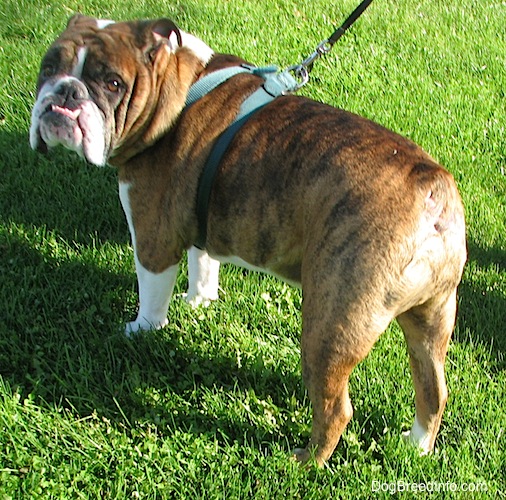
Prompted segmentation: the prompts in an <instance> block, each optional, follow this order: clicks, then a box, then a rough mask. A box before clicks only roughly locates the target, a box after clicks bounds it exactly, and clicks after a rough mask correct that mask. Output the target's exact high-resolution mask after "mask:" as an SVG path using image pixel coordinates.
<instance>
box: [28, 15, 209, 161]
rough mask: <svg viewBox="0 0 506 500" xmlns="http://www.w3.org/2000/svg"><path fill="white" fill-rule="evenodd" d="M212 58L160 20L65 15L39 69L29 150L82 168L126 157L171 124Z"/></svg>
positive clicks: (196, 42) (202, 46)
mask: <svg viewBox="0 0 506 500" xmlns="http://www.w3.org/2000/svg"><path fill="white" fill-rule="evenodd" d="M212 54H213V52H212V51H211V49H210V48H209V47H207V45H205V44H204V43H203V42H201V41H200V40H198V39H196V38H195V37H193V36H192V35H189V34H187V33H184V32H182V31H180V30H179V29H178V28H177V26H176V25H175V24H174V23H173V22H172V21H170V20H168V19H159V20H155V21H134V22H124V23H115V22H112V21H101V20H97V19H93V18H89V17H85V16H81V15H76V16H74V17H72V18H71V19H70V21H69V23H68V25H67V28H66V29H65V31H64V32H63V33H62V34H61V35H60V36H59V37H58V39H57V40H56V41H55V42H54V43H53V44H52V45H51V47H50V48H49V50H48V52H47V53H46V55H45V56H44V58H43V60H42V64H41V69H40V73H39V78H38V83H37V100H36V102H35V105H34V107H33V111H32V123H31V127H30V144H31V146H32V147H33V148H34V149H37V150H42V151H45V150H47V148H48V147H49V148H51V147H54V146H57V145H63V146H64V147H66V148H68V149H70V150H73V151H76V152H77V153H78V154H79V155H80V156H82V157H84V158H85V159H86V160H88V161H89V162H90V163H93V164H95V165H100V166H101V165H105V164H106V163H107V162H108V161H109V160H113V159H114V158H121V159H122V160H125V159H128V158H130V157H132V156H134V155H135V154H137V153H138V152H140V151H141V150H142V149H143V148H145V147H147V146H149V145H150V144H152V143H154V142H155V141H156V140H157V139H158V138H159V137H160V136H161V135H163V134H164V133H166V132H167V130H168V129H170V127H171V126H172V125H173V124H174V121H175V119H176V118H177V116H178V115H179V113H180V112H181V110H182V109H183V107H184V103H185V99H186V94H187V91H188V88H189V86H190V85H191V84H192V82H193V81H194V79H195V77H196V75H197V74H198V72H199V71H201V70H202V68H203V67H204V65H205V64H206V63H207V62H208V60H209V59H210V58H211V56H212Z"/></svg>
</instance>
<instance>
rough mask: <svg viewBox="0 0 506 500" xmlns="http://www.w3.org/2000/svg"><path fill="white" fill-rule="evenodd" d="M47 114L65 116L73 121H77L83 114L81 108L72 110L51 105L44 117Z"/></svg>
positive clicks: (45, 111)
mask: <svg viewBox="0 0 506 500" xmlns="http://www.w3.org/2000/svg"><path fill="white" fill-rule="evenodd" d="M47 113H56V114H59V115H62V116H65V117H67V118H69V119H70V120H72V121H77V119H78V118H79V115H80V114H81V109H79V108H76V109H70V108H64V107H62V106H58V105H57V104H49V105H48V106H47V108H46V109H45V110H44V113H43V116H44V115H46V114H47Z"/></svg>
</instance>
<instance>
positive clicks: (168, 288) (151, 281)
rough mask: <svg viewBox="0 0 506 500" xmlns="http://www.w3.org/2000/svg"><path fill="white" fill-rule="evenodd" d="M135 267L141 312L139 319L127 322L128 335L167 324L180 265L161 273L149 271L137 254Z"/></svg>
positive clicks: (138, 315)
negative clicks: (168, 311)
mask: <svg viewBox="0 0 506 500" xmlns="http://www.w3.org/2000/svg"><path fill="white" fill-rule="evenodd" d="M135 269H136V271H137V281H138V283H139V312H138V314H137V319H136V320H135V321H131V322H130V323H127V325H126V329H125V333H126V335H127V336H129V335H131V334H132V333H135V332H138V331H139V330H152V329H153V330H154V329H159V328H163V327H164V326H165V325H166V324H167V322H168V321H167V310H168V308H169V302H170V298H171V296H172V291H173V290H174V284H175V282H176V277H177V270H178V266H177V265H174V266H170V267H168V268H167V269H166V270H165V271H162V272H161V273H152V272H150V271H148V270H147V269H146V268H145V267H144V266H143V265H142V264H141V263H140V262H139V259H138V258H137V255H135Z"/></svg>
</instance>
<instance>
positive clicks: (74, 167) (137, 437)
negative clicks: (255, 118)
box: [0, 0, 506, 500]
mask: <svg viewBox="0 0 506 500" xmlns="http://www.w3.org/2000/svg"><path fill="white" fill-rule="evenodd" d="M355 3H356V2H354V1H351V0H346V1H344V0H343V2H339V3H337V2H336V3H335V5H332V4H329V3H328V2H324V1H322V0H312V1H311V2H302V1H299V2H295V1H293V0H281V1H278V2H272V1H271V0H257V1H255V2H252V1H250V0H244V1H242V2H239V1H235V0H230V1H225V2H224V1H222V0H207V1H205V2H204V1H202V0H188V1H171V2H169V1H166V0H156V1H155V0H135V1H130V0H127V1H119V0H117V1H111V2H107V3H106V2H104V1H102V0H79V1H78V0H67V1H66V2H64V3H54V2H49V1H47V2H46V1H42V0H4V2H3V3H2V5H1V6H0V19H1V21H2V22H1V23H0V79H1V81H2V85H1V86H0V277H1V279H0V302H1V304H2V308H1V313H0V499H1V500H4V499H5V500H6V499H10V498H12V499H24V498H43V499H46V498H47V499H49V498H90V499H92V498H104V499H113V498H117V499H125V498H147V499H154V498H157V499H166V498H167V499H168V498H206V499H219V498H234V499H235V498H258V499H277V498H304V499H307V498H310V499H324V498H330V497H336V498H345V499H348V498H350V499H351V498H353V499H355V498H370V497H371V496H373V495H374V496H377V497H380V498H382V497H384V498H388V497H390V496H391V491H392V490H390V491H387V489H388V488H393V487H394V486H396V484H397V482H400V483H399V484H400V488H401V489H402V485H403V484H404V485H405V484H406V483H410V484H411V483H414V484H417V485H419V484H425V485H428V487H431V485H432V488H435V487H437V486H438V485H439V488H440V491H439V492H435V493H433V494H432V496H433V497H434V498H467V497H468V495H469V494H468V493H467V492H465V491H463V489H464V488H465V487H466V485H471V486H472V485H482V484H484V485H485V486H486V488H487V491H478V492H474V493H473V498H504V497H505V496H506V481H505V478H504V470H505V469H506V451H505V450H506V446H505V428H506V416H505V411H504V402H505V401H506V362H505V354H504V353H505V351H506V335H505V334H506V307H505V306H506V236H505V235H506V177H505V169H506V158H505V151H506V147H505V146H506V144H505V142H506V134H505V129H504V117H505V116H506V99H505V92H506V90H505V89H506V72H505V71H504V63H505V56H504V47H505V45H506V43H505V42H506V40H505V38H506V32H505V31H504V25H505V24H506V4H505V3H504V2H500V1H498V0H482V1H481V2H478V3H477V2H474V1H471V0H462V1H461V2H440V1H438V0H425V1H424V2H415V3H413V2H408V1H406V0H382V1H378V2H374V3H373V4H372V5H371V7H370V8H369V9H368V10H367V11H366V13H365V15H364V16H363V17H362V18H361V19H360V20H359V21H358V23H357V24H356V25H355V26H354V27H353V28H352V30H351V31H350V32H349V33H348V34H347V35H346V36H345V38H344V39H342V40H341V41H340V42H339V44H338V45H337V46H336V47H335V48H334V50H333V51H332V53H331V54H330V55H329V56H327V57H326V58H325V59H322V60H320V61H319V62H318V63H317V64H316V66H315V68H314V71H313V73H312V78H311V83H310V84H309V85H308V86H307V87H305V88H304V89H303V91H302V93H304V94H306V95H309V96H311V97H313V98H315V99H318V100H321V101H324V102H328V103H331V104H334V105H336V106H341V107H344V108H346V109H349V110H352V111H354V112H356V113H359V114H361V115H364V116H367V117H369V118H372V119H374V120H376V121H378V122H380V123H382V124H383V125H386V126H388V127H390V128H392V129H393V130H396V131H398V132H400V133H402V134H404V135H406V136H408V137H410V138H412V139H413V140H415V141H416V142H418V143H419V144H421V145H422V146H423V147H424V148H425V149H426V150H427V151H429V152H430V153H431V154H432V155H433V156H434V157H435V158H436V159H437V160H438V161H439V162H440V163H442V164H443V165H445V166H446V167H447V168H448V169H449V170H450V171H451V172H452V173H453V175H454V176H455V178H456V180H457V182H458V184H459V187H460V190H461V193H462V197H463V199H464V203H465V206H466V215H467V221H468V244H469V263H468V265H467V267H466V271H465V275H464V279H463V281H462V285H461V288H460V299H459V300H460V314H459V318H458V324H457V328H456V331H455V335H454V341H453V343H452V344H451V347H450V352H449V357H448V362H447V378H448V386H449V390H450V400H449V403H448V406H447V410H446V412H445V415H444V421H443V425H442V428H441V432H440V434H439V437H438V440H437V452H436V453H435V454H434V455H432V456H428V457H419V456H417V454H416V453H415V452H414V450H412V449H410V448H409V447H406V446H405V445H404V444H403V443H402V442H401V440H400V438H399V435H400V432H401V431H402V430H405V429H407V428H409V426H410V424H411V422H412V419H413V416H414V406H413V391H412V386H411V380H410V376H409V368H408V361H407V355H406V352H405V346H404V343H403V340H402V335H401V332H400V330H399V328H398V327H397V325H395V324H393V325H392V326H391V327H390V328H389V329H388V331H387V332H386V333H385V335H384V336H383V337H382V338H381V339H380V341H379V342H378V344H377V345H376V347H375V348H374V350H373V351H372V352H371V354H370V355H369V357H368V358H367V359H366V360H365V361H364V362H363V363H362V364H361V365H360V366H359V367H357V369H356V370H355V372H354V374H353V376H352V380H351V395H352V401H353V404H354V408H355V415H354V418H353V420H352V422H351V423H350V425H349V426H348V428H347V430H346V431H345V433H344V435H343V438H342V440H341V442H340V444H339V446H338V448H337V450H336V452H335V454H334V456H333V458H332V460H331V461H330V462H329V464H328V466H327V467H326V468H325V469H323V470H313V469H310V470H305V469H302V468H300V467H298V466H297V465H296V464H294V463H292V462H290V461H288V460H287V455H288V452H289V450H290V449H291V448H293V447H296V446H300V445H304V444H305V442H306V440H307V438H308V434H309V431H310V408H309V402H308V398H307V396H306V393H305V390H304V387H303V385H302V382H301V376H300V360H299V334H300V303H301V295H300V293H299V291H297V290H295V289H292V288H290V287H288V286H287V285H284V284H282V283H281V282H279V281H276V280H275V279H273V278H269V277H263V276H260V275H258V274H255V273H249V272H244V271H242V270H239V269H237V268H234V267H232V266H225V267H223V268H222V271H221V282H222V285H221V286H222V288H223V292H222V294H221V297H220V300H219V301H218V302H217V303H215V304H213V305H212V306H211V307H209V308H208V309H202V310H192V309H190V308H189V307H188V306H187V305H186V304H185V303H183V302H182V301H177V300H176V301H174V302H173V303H172V304H171V307H170V311H169V319H170V325H169V326H168V327H167V328H165V329H164V330H163V331H161V332H158V333H146V334H145V335H143V336H141V337H140V338H138V339H135V340H133V341H129V340H127V339H125V338H124V337H123V336H122V334H121V333H120V328H121V325H122V324H123V323H124V322H125V321H127V320H129V319H131V318H132V317H133V316H134V314H135V311H136V307H137V295H136V289H135V273H134V266H133V257H132V250H131V248H130V245H129V237H128V232H127V226H126V223H125V221H124V217H123V214H122V212H121V208H120V205H119V201H118V197H117V194H116V191H117V186H116V176H115V172H114V170H113V169H104V170H99V169H96V168H92V167H90V166H87V165H85V164H84V163H83V162H82V161H80V160H78V159H76V158H75V157H74V156H73V155H71V154H68V153H65V152H63V151H59V152H58V153H55V154H52V155H50V156H49V157H43V156H40V155H38V154H35V153H34V152H32V151H31V150H30V149H29V146H28V139H27V130H28V127H29V119H30V109H31V106H32V104H33V101H34V88H35V80H36V75H37V71H38V65H39V61H40V59H41V57H42V55H43V53H44V51H45V50H46V48H47V46H48V44H49V43H50V42H51V41H52V40H53V39H54V37H55V36H56V35H57V34H58V33H59V31H60V30H61V29H62V28H63V26H64V24H65V22H66V18H67V17H68V16H69V15H70V14H71V13H73V12H75V11H83V12H86V13H88V14H92V15H97V16H99V17H105V18H114V19H126V18H136V17H157V16H168V17H171V18H173V19H174V20H176V21H177V22H178V23H179V24H180V25H181V26H182V27H183V28H184V29H186V30H188V31H191V32H193V33H195V34H197V35H199V36H200V37H201V38H203V39H205V40H206V41H207V42H208V43H209V44H210V45H212V46H213V47H214V48H215V49H217V50H220V51H223V52H234V53H237V54H240V55H242V56H244V57H245V58H247V59H249V60H250V61H252V62H254V63H256V64H258V65H262V64H270V63H276V64H278V65H280V66H286V65H289V64H293V63H295V62H298V61H300V60H301V59H302V57H305V56H306V55H308V54H309V53H310V52H311V51H312V50H313V48H314V47H315V46H316V44H317V43H318V42H319V41H320V40H322V39H323V38H325V37H326V36H328V35H330V33H331V32H332V29H333V27H335V26H336V25H338V24H339V23H340V22H341V21H342V20H343V19H344V18H345V16H346V15H347V14H348V13H349V12H351V10H352V9H353V8H354V7H355ZM322 133H323V132H322ZM184 267H185V266H184V264H183V271H184ZM185 286H186V277H185V274H184V272H183V273H181V275H180V277H179V280H178V283H177V291H178V292H182V291H184V289H185ZM375 482H376V483H375ZM450 483H451V484H454V485H455V486H456V488H457V491H454V492H452V491H443V490H442V488H445V487H446V488H447V489H448V488H449V486H448V484H450ZM375 484H376V485H378V484H381V485H383V489H381V488H380V491H378V492H373V486H374V485H375ZM445 485H446V486H445ZM376 489H377V488H376ZM399 496H400V497H401V498H413V497H416V496H419V495H417V494H415V493H413V492H409V491H401V492H400V493H399Z"/></svg>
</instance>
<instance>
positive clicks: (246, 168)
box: [30, 15, 466, 465]
mask: <svg viewBox="0 0 506 500" xmlns="http://www.w3.org/2000/svg"><path fill="white" fill-rule="evenodd" d="M243 63H244V61H243V60H242V59H240V58H239V57H236V56H232V55H224V54H218V53H215V52H214V51H213V50H212V49H211V48H209V47H208V46H207V45H206V44H205V43H204V42H203V41H201V40H199V39H198V38H196V37H195V36H192V35H191V34H188V33H186V32H184V31H182V30H180V29H179V28H178V27H177V26H176V25H175V24H174V23H173V22H172V21H170V20H167V19H158V20H142V21H132V22H112V21H100V20H96V19H92V18H89V17H84V16H81V15H76V16H74V17H72V18H71V19H70V21H69V22H68V25H67V27H66V29H65V30H64V31H63V33H62V34H61V35H60V36H59V37H58V38H57V39H56V41H55V42H54V43H53V44H52V45H51V47H50V48H49V50H48V52H47V53H46V55H45V56H44V58H43V60H42V64H41V69H40V74H39V77H38V84H37V99H36V102H35V105H34V107H33V113H32V122H31V128H30V143H31V146H32V147H33V148H34V149H37V150H42V151H44V150H46V149H47V148H52V147H54V146H57V145H63V146H64V147H65V148H68V149H70V150H73V151H76V152H77V153H78V154H79V155H80V156H82V157H83V158H85V159H86V160H87V161H88V162H90V163H92V164H95V165H98V166H104V165H106V164H109V165H112V166H114V167H116V168H117V171H118V178H119V195H120V198H121V202H122V206H123V209H124V212H125V215H126V219H127V221H128V226H129V229H130V233H131V238H132V244H133V249H134V253H135V266H136V272H137V279H138V287H139V302H140V305H139V311H138V316H137V318H136V319H135V321H133V322H131V323H128V324H127V327H126V331H127V332H128V333H131V332H136V331H138V330H146V329H158V328H163V327H164V326H165V325H167V310H168V306H169V301H170V299H171V295H172V292H173V287H174V282H175V280H176V274H177V270H178V263H179V261H180V259H181V258H182V256H183V254H184V252H185V251H186V250H189V257H188V261H189V289H188V295H187V299H188V300H189V301H190V302H191V303H193V304H199V303H207V302H208V301H210V300H214V299H216V298H217V297H218V268H219V262H233V263H235V264H239V265H244V266H246V267H249V268H252V269H255V270H263V271H266V272H268V273H271V274H274V275H276V276H279V277H280V278H281V279H284V280H286V281H288V282H290V283H294V284H296V285H298V286H301V287H302V290H303V306H302V309H303V311H302V315H303V321H302V323H303V324H302V340H301V352H302V374H303V379H304V383H305V386H306V387H307V390H308V393H309V397H310V400H311V403H312V410H313V423H312V432H311V437H310V441H309V444H308V445H307V446H306V448H300V449H296V450H295V451H294V452H293V453H294V457H295V458H296V459H297V460H299V461H301V462H306V461H308V460H310V459H311V460H313V459H314V460H315V461H316V463H317V464H319V465H321V464H323V463H324V462H325V461H327V460H328V459H329V457H330V456H331V454H332V453H333V451H334V449H335V447H336V445H337V443H338V441H339V439H340V437H341V434H342V433H343V430H344V428H345V427H346V425H347V424H348V422H349V421H350V419H351V417H352V413H353V411H352V405H351V402H350V396H349V393H348V380H349V377H350V374H351V372H352V370H353V368H354V367H355V366H356V365H357V363H359V362H360V361H362V360H363V359H364V358H365V357H366V355H367V354H368V352H369V351H370V350H371V348H372V346H373V345H374V343H375V342H376V340H377V339H378V337H379V336H380V335H381V334H382V333H383V332H384V331H385V329H386V328H387V326H388V325H389V323H390V322H391V321H392V320H393V319H395V318H396V319H397V321H398V323H399V324H400V326H401V328H402V330H403V332H404V336H405V339H406V343H407V348H408V353H409V358H410V365H411V372H412V378H413V383H414V389H415V401H416V413H415V418H414V423H413V426H412V428H411V430H410V431H408V432H407V433H405V434H406V435H407V439H408V440H409V441H411V442H413V443H414V444H415V445H417V446H418V447H419V448H420V450H421V451H422V452H423V453H427V452H430V451H431V450H432V449H433V447H434V442H435V439H436V434H437V432H438V430H439V427H440V424H441V418H442V414H443V410H444V407H445V403H446V400H447V388H446V384H445V374H444V362H445V357H446V353H447V348H448V343H449V341H450V337H451V334H452V330H453V328H454V325H455V318H456V304H457V301H456V295H457V286H458V284H459V282H460V280H461V276H462V272H463V267H464V263H465V260H466V240H465V223H464V210H463V206H462V202H461V199H460V196H459V193H458V191H457V187H456V184H455V182H454V179H453V177H452V176H451V175H450V174H449V173H448V171H446V170H445V169H443V168H442V167H441V166H439V165H438V164H437V163H435V161H434V160H433V159H432V158H431V157H430V156H429V155H428V154H426V153H425V152H424V151H423V150H422V149H421V148H420V147H419V146H417V145H415V144H414V143H413V142H411V141H409V140H408V139H405V138H403V137H401V136H399V135H397V134H396V133H394V132H391V131H389V130H387V129H385V128H383V127H382V126H380V125H378V124H376V123H373V122H372V121H369V120H367V119H365V118H362V117H359V116H356V115H355V114H352V113H349V112H347V111H344V110H341V109H336V108H334V107H330V106H328V105H325V104H322V103H319V102H315V101H313V100H310V99H307V98H304V97H298V96H295V95H290V94H288V95H282V96H280V97H277V98H275V99H273V100H272V101H271V102H270V103H268V104H266V105H265V106H263V107H262V108H261V109H260V110H258V111H257V112H256V113H255V114H254V115H253V116H251V117H250V118H249V119H247V120H246V121H245V123H244V124H243V125H242V126H241V127H240V128H239V130H238V131H237V133H236V134H235V136H234V137H233V139H232V140H231V142H230V144H229V145H228V148H227V149H226V151H225V152H224V154H223V156H222V158H221V159H220V161H219V165H218V168H217V172H216V174H215V177H214V180H213V181H212V184H211V191H210V194H209V202H208V206H207V212H206V213H205V223H206V226H207V227H206V234H205V242H204V244H203V245H201V246H202V248H201V249H196V248H194V245H195V243H196V241H197V238H198V235H199V231H200V229H199V222H198V217H197V213H196V212H197V209H196V205H197V193H198V190H199V183H200V180H201V177H202V175H203V170H204V165H205V164H206V162H207V159H208V156H209V155H210V152H211V149H212V147H213V144H215V142H216V141H217V140H218V139H219V137H221V135H222V134H223V133H225V131H226V130H227V129H228V127H229V126H230V125H231V124H232V123H233V122H234V120H235V119H236V117H237V114H238V112H239V110H240V107H241V105H242V103H243V102H244V101H245V99H246V98H248V96H250V95H251V94H252V93H253V92H255V91H257V89H259V88H260V87H261V86H262V85H263V83H264V79H263V78H262V76H259V75H257V74H255V73H254V72H249V73H248V72H246V73H238V74H237V75H235V76H232V77H230V78H229V79H227V80H226V81H224V82H222V83H220V84H219V85H218V86H216V87H215V88H213V89H212V90H210V91H209V92H208V93H206V94H205V95H203V96H201V97H200V98H199V99H197V100H196V101H195V102H194V103H193V104H192V105H190V106H188V105H187V97H188V93H189V91H190V89H191V88H192V86H193V85H194V84H196V82H198V81H199V80H201V79H203V78H205V77H207V76H208V75H211V74H212V73H213V72H217V71H221V70H222V69H223V68H228V67H235V66H241V65H242V64H243Z"/></svg>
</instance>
